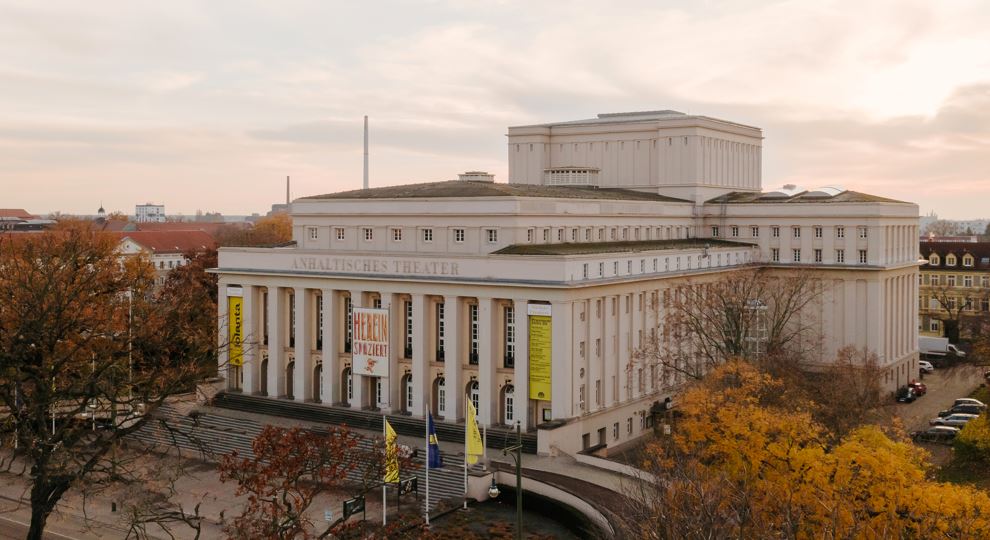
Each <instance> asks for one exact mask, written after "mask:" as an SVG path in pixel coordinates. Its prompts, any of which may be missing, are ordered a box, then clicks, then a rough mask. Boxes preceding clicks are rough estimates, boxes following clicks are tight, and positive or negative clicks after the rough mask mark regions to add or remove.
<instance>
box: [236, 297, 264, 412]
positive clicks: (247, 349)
mask: <svg viewBox="0 0 990 540" xmlns="http://www.w3.org/2000/svg"><path fill="white" fill-rule="evenodd" d="M243 289H244V293H243V294H244V305H243V307H242V310H243V311H242V313H241V317H242V321H243V325H244V326H243V329H242V333H243V336H244V337H243V338H242V339H241V343H242V347H241V348H242V349H243V351H244V356H243V358H244V365H243V366H242V368H241V370H242V371H243V373H244V388H243V389H242V391H243V392H244V393H245V394H247V395H253V394H257V393H258V390H259V388H258V383H259V382H260V372H259V370H258V368H259V366H260V365H261V362H260V361H259V360H258V357H259V356H260V355H259V354H258V346H259V344H260V343H261V336H260V333H259V332H258V330H257V329H258V325H257V324H256V322H257V321H255V305H254V302H255V300H256V298H255V297H256V296H257V294H258V291H257V289H256V288H255V287H253V286H251V285H244V286H243Z"/></svg>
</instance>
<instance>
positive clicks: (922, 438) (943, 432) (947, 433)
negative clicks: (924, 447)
mask: <svg viewBox="0 0 990 540" xmlns="http://www.w3.org/2000/svg"><path fill="white" fill-rule="evenodd" d="M958 433H959V428H957V427H953V426H932V427H930V428H928V429H926V430H924V431H915V432H914V433H912V434H911V439H913V440H914V441H915V442H928V443H943V444H948V443H950V442H952V439H955V438H956V434H958Z"/></svg>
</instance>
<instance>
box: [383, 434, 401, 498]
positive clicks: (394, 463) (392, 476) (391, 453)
mask: <svg viewBox="0 0 990 540" xmlns="http://www.w3.org/2000/svg"><path fill="white" fill-rule="evenodd" d="M398 481H399V445H398V444H397V443H396V435H395V430H394V429H392V426H390V425H389V423H388V420H385V478H384V482H385V483H386V484H393V483H397V482H398Z"/></svg>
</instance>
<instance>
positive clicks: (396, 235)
mask: <svg viewBox="0 0 990 540" xmlns="http://www.w3.org/2000/svg"><path fill="white" fill-rule="evenodd" d="M392 241H393V242H401V241H402V229H392Z"/></svg>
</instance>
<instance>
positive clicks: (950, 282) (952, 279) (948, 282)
mask: <svg viewBox="0 0 990 540" xmlns="http://www.w3.org/2000/svg"><path fill="white" fill-rule="evenodd" d="M945 277H946V278H947V280H946V286H947V287H955V286H956V276H955V275H948V276H945Z"/></svg>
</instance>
